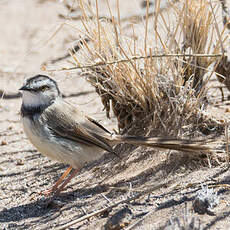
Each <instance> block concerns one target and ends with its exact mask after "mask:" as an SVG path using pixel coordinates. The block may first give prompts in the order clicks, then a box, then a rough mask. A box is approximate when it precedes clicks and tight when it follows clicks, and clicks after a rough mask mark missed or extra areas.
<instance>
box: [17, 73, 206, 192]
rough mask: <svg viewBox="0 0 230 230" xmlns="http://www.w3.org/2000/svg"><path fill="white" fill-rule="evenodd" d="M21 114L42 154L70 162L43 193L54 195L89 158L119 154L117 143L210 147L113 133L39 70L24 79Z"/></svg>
mask: <svg viewBox="0 0 230 230" xmlns="http://www.w3.org/2000/svg"><path fill="white" fill-rule="evenodd" d="M19 90H20V92H21V93H22V105H21V117H22V124H23V128H24V132H25V134H26V136H27V138H28V139H29V141H30V142H31V143H32V145H34V147H35V148H36V149H37V150H38V151H39V152H40V153H41V154H43V155H44V156H46V157H48V158H50V159H53V160H55V161H58V162H61V163H64V164H67V165H69V167H68V168H67V170H66V171H65V172H64V173H63V174H62V176H61V177H60V178H59V179H58V181H57V182H56V183H55V184H54V185H53V186H52V187H51V188H50V189H48V190H45V191H42V192H41V194H43V195H45V196H56V195H58V194H59V193H60V192H61V191H62V190H64V189H66V185H67V183H68V182H69V181H70V180H71V179H72V178H73V177H74V176H75V175H76V174H77V172H78V171H79V170H80V169H81V168H82V167H83V166H84V165H85V164H86V163H88V162H92V161H95V160H97V159H99V158H100V157H102V155H103V154H104V153H105V152H109V153H112V154H115V155H118V156H119V154H118V153H117V152H116V151H115V150H114V147H115V146H116V145H117V144H120V143H128V144H131V145H136V146H149V147H153V148H161V149H173V150H178V151H195V152H201V151H204V152H207V151H210V149H209V147H208V146H207V145H204V144H203V143H202V142H199V141H192V140H189V139H177V138H165V137H144V136H128V135H119V134H116V133H112V132H110V131H109V130H107V129H106V128H105V127H103V126H102V125H101V124H100V123H98V122H97V121H96V120H94V119H93V118H91V117H89V116H87V115H85V114H84V113H83V112H81V111H80V110H79V109H78V108H76V107H75V106H74V105H72V104H70V103H69V102H67V101H65V100H64V99H63V98H62V94H61V92H60V90H59V87H58V85H57V83H56V81H55V80H53V79H52V78H50V77H48V76H46V75H41V74H38V75H36V76H34V77H31V78H28V79H26V80H25V82H24V84H23V85H22V87H21V88H20V89H19Z"/></svg>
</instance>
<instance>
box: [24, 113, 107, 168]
mask: <svg viewBox="0 0 230 230" xmlns="http://www.w3.org/2000/svg"><path fill="white" fill-rule="evenodd" d="M23 126H24V131H25V133H26V136H27V137H28V139H29V140H30V142H31V143H32V144H33V145H34V146H35V147H36V148H37V150H38V151H39V152H41V153H42V154H43V155H45V156H47V157H49V158H51V159H53V160H56V161H58V162H61V163H66V164H69V165H70V166H72V167H73V168H75V169H79V168H81V167H82V166H83V165H84V164H85V163H87V162H90V161H94V160H97V159H99V158H100V157H101V156H102V155H103V152H104V151H103V150H102V149H100V148H98V147H95V146H89V145H85V144H82V143H78V142H76V141H72V140H69V139H66V138H62V137H57V136H55V137H54V136H51V135H49V134H48V133H47V132H46V130H45V127H42V126H40V125H39V126H38V125H35V123H34V122H31V121H30V119H28V118H25V117H24V118H23ZM38 127H41V128H40V129H39V128H38Z"/></svg>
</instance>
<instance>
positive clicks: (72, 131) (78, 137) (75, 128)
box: [41, 99, 114, 153]
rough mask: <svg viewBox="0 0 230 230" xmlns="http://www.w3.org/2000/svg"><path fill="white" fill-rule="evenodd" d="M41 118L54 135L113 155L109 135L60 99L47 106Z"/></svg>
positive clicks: (96, 123)
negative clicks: (95, 147)
mask: <svg viewBox="0 0 230 230" xmlns="http://www.w3.org/2000/svg"><path fill="white" fill-rule="evenodd" d="M57 111H58V112H57ZM41 118H42V119H44V122H45V123H46V124H47V125H48V127H49V129H50V130H51V131H52V132H53V133H54V135H55V134H57V135H59V136H61V137H63V138H68V139H71V140H73V141H77V142H80V143H83V144H85V145H94V146H98V147H100V148H102V149H104V150H106V151H109V152H113V153H114V151H113V148H112V147H111V145H110V144H109V138H110V136H111V133H110V132H109V131H108V130H107V129H105V128H104V127H103V126H102V125H100V124H99V123H98V122H96V121H95V120H93V119H92V118H89V117H87V116H85V115H84V114H83V113H81V112H80V111H78V110H77V109H76V108H75V107H74V106H73V105H71V104H69V103H67V102H65V101H64V100H62V99H58V100H57V101H55V102H54V103H53V104H52V105H51V106H49V107H48V108H47V109H46V110H45V111H44V112H43V113H42V115H41Z"/></svg>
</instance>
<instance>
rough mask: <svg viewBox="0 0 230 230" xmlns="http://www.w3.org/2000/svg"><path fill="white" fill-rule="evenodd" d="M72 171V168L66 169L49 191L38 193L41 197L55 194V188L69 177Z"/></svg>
mask: <svg viewBox="0 0 230 230" xmlns="http://www.w3.org/2000/svg"><path fill="white" fill-rule="evenodd" d="M71 170H72V167H71V166H70V167H69V168H67V169H66V171H65V172H64V173H63V174H62V176H61V177H60V178H59V179H58V181H57V182H56V183H55V184H54V186H53V187H52V188H51V189H48V190H45V191H42V192H40V194H41V195H45V196H49V195H50V194H51V193H55V192H56V191H57V188H58V186H59V184H61V183H62V181H63V180H64V179H65V178H66V177H67V176H68V175H69V173H70V171H71Z"/></svg>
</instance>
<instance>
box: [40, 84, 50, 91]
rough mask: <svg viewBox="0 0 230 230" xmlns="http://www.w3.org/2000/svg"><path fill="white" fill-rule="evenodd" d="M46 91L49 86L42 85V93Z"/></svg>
mask: <svg viewBox="0 0 230 230" xmlns="http://www.w3.org/2000/svg"><path fill="white" fill-rule="evenodd" d="M47 89H49V86H47V85H44V86H42V87H41V91H42V92H44V91H46V90H47Z"/></svg>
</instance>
